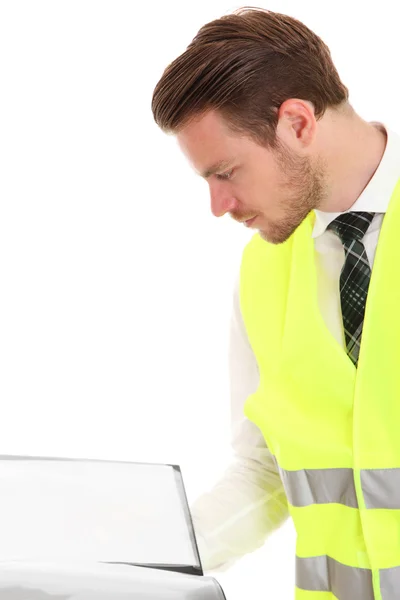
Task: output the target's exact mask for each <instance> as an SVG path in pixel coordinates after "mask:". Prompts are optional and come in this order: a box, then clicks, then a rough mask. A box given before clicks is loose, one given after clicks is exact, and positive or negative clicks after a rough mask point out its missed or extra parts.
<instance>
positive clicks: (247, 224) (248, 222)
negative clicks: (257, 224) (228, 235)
mask: <svg viewBox="0 0 400 600" xmlns="http://www.w3.org/2000/svg"><path fill="white" fill-rule="evenodd" d="M256 219H257V216H255V217H252V218H251V219H248V220H247V221H244V225H245V226H246V227H251V226H252V225H253V223H254V221H255V220H256Z"/></svg>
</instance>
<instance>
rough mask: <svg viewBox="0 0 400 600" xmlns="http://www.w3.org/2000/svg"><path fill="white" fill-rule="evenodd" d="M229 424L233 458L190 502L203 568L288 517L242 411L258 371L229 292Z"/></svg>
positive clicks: (257, 541)
mask: <svg viewBox="0 0 400 600" xmlns="http://www.w3.org/2000/svg"><path fill="white" fill-rule="evenodd" d="M229 348H230V350H229V370H230V387H231V426H232V448H233V452H234V460H233V462H232V463H231V464H230V466H229V467H228V468H227V469H226V471H225V473H224V474H223V475H222V477H221V478H220V480H219V481H218V482H217V483H216V485H215V486H214V487H213V488H212V489H211V490H210V491H209V492H207V493H205V494H203V495H201V496H200V497H199V498H198V499H197V500H196V501H195V502H194V504H193V506H192V507H191V511H192V516H193V523H194V528H195V532H196V538H197V541H198V547H199V552H200V558H201V560H202V564H203V569H204V570H205V571H214V570H219V571H225V570H226V569H228V568H229V567H230V566H232V565H233V564H234V563H235V562H236V560H237V559H239V558H240V557H241V556H243V555H245V554H247V553H249V552H252V551H254V550H256V549H257V548H259V547H260V546H262V545H263V543H264V541H265V539H266V538H267V536H268V534H269V533H271V532H272V531H273V530H275V529H276V528H277V527H279V526H280V525H281V524H282V523H283V522H284V521H285V520H286V518H287V516H288V509H287V501H286V496H285V493H284V490H283V486H282V482H281V479H280V476H279V473H278V471H277V468H276V464H275V461H274V459H273V458H272V455H271V453H270V451H269V450H268V448H267V446H266V443H265V440H264V438H263V436H262V434H261V432H260V430H259V429H258V428H257V427H256V425H254V423H252V422H251V421H249V420H248V419H247V418H246V417H245V416H244V413H243V408H244V404H245V401H246V398H247V397H248V396H249V395H250V394H252V393H253V392H254V391H256V389H257V387H258V382H259V373H258V367H257V362H256V358H255V356H254V353H253V351H252V349H251V346H250V344H249V341H248V338H247V333H246V329H245V325H244V322H243V318H242V315H241V311H240V302H239V282H238V281H237V283H236V286H235V292H234V303H233V311H232V318H231V329H230V343H229Z"/></svg>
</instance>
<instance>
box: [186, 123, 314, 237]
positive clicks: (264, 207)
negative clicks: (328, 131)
mask: <svg viewBox="0 0 400 600" xmlns="http://www.w3.org/2000/svg"><path fill="white" fill-rule="evenodd" d="M177 139H178V143H179V145H180V147H181V149H182V151H183V152H184V154H185V155H186V156H187V158H188V159H189V161H190V163H191V164H192V166H193V167H194V169H195V170H196V171H197V172H198V173H199V174H200V175H202V176H203V177H204V178H205V179H206V180H207V182H208V185H209V188H210V198H211V210H212V212H213V214H214V215H215V216H217V217H220V216H223V215H224V214H226V213H229V214H230V216H231V217H232V218H233V219H235V220H236V221H239V222H244V223H245V225H246V226H248V227H252V228H255V229H258V230H259V232H260V235H261V236H262V237H263V238H264V239H265V240H267V241H268V242H271V243H273V244H279V243H282V242H284V241H285V240H287V239H288V238H289V237H290V235H291V234H292V233H293V232H294V231H295V229H296V228H297V227H298V226H299V225H300V223H301V222H302V221H303V219H304V218H305V217H306V216H307V215H308V213H309V212H310V211H311V210H312V209H314V208H317V207H318V206H319V205H320V203H321V201H322V199H323V197H324V190H325V187H324V170H323V168H322V166H321V165H320V164H318V163H317V164H316V165H314V164H313V162H312V161H311V158H310V157H308V156H304V155H303V156H301V155H299V154H297V153H296V152H295V151H293V150H291V149H289V148H288V147H286V146H284V145H283V144H280V145H279V148H278V149H276V150H271V149H267V148H265V147H263V146H260V145H259V144H257V143H256V142H254V141H253V140H252V139H250V138H249V137H245V136H241V135H238V134H233V133H232V132H231V131H230V130H229V129H228V127H227V125H226V123H225V122H224V119H223V118H222V116H221V115H220V114H219V113H218V112H216V111H209V112H207V113H206V114H205V115H203V116H201V117H199V118H198V119H197V120H195V121H193V122H191V123H189V124H188V125H187V126H186V127H184V128H183V129H182V130H181V131H180V132H179V133H178V134H177ZM246 221H247V222H246Z"/></svg>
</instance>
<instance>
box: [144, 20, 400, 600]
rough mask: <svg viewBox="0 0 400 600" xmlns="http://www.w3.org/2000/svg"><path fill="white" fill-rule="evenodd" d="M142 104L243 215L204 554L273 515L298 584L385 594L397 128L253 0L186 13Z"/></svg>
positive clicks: (390, 583) (397, 461)
mask: <svg viewBox="0 0 400 600" xmlns="http://www.w3.org/2000/svg"><path fill="white" fill-rule="evenodd" d="M152 108H153V114H154V117H155V120H156V122H157V123H158V124H159V126H160V127H161V128H162V129H163V130H164V131H166V132H172V133H174V134H175V135H176V136H177V138H178V141H179V144H180V146H181V148H182V150H183V152H184V153H185V154H186V155H187V157H188V158H189V160H190V161H191V163H192V165H193V167H194V169H195V170H196V171H197V172H198V173H199V174H200V175H202V176H203V177H204V178H205V179H206V180H207V182H208V184H209V188H210V196H211V209H212V212H213V214H214V215H215V216H218V217H220V216H223V215H224V214H227V213H228V214H230V215H231V217H233V218H234V219H235V220H236V221H238V222H240V223H243V224H244V225H245V226H247V227H251V228H253V229H255V230H256V233H255V235H254V237H253V238H252V240H251V241H250V243H249V244H248V245H247V247H246V248H245V250H244V253H243V259H242V264H241V269H240V281H239V287H238V290H237V292H236V299H235V311H234V318H233V322H232V338H231V376H232V408H233V417H234V421H235V423H239V424H237V425H236V429H235V430H234V436H233V444H234V448H235V450H236V454H237V460H236V462H235V464H233V465H232V466H231V467H230V468H229V469H228V470H227V472H226V473H225V475H224V476H223V478H222V479H221V481H220V482H219V483H218V484H217V485H216V486H215V488H214V489H213V490H211V491H210V492H209V493H208V494H205V495H204V496H202V497H201V498H199V499H198V501H197V502H196V503H195V505H194V506H193V515H194V520H195V527H196V530H197V532H198V535H199V544H200V550H201V555H202V558H203V561H204V565H205V568H206V569H213V568H216V567H219V566H223V565H225V566H226V565H229V564H231V563H232V562H233V561H234V560H236V559H237V558H238V557H240V556H242V555H243V554H245V553H246V552H249V551H252V550H254V549H255V548H257V547H259V546H260V545H261V544H262V543H263V541H264V540H265V538H266V536H267V535H268V533H270V531H272V529H274V528H275V527H277V526H278V525H279V524H281V523H282V522H283V521H284V519H285V518H286V516H287V514H288V513H290V515H291V517H292V518H293V522H294V525H295V528H296V532H297V547H296V598H297V599H298V600H300V599H301V600H308V599H309V600H313V599H321V600H322V599H324V600H328V599H334V598H337V599H339V600H350V599H351V600H372V599H375V600H376V599H379V600H394V599H395V598H399V597H400V434H399V423H400V369H399V364H400V352H399V340H400V317H399V306H400V244H399V240H398V238H399V232H400V183H399V178H400V138H399V137H398V136H397V135H396V134H395V133H394V132H392V131H390V130H389V129H388V128H387V127H385V126H384V125H383V124H380V123H368V122H366V121H364V120H363V119H362V118H361V117H360V116H358V115H357V113H356V112H355V111H354V109H353V107H352V106H351V105H350V104H349V101H348V90H347V88H346V87H345V86H344V85H343V83H342V82H341V80H340V78H339V75H338V73H337V71H336V69H335V66H334V65H333V63H332V59H331V55H330V52H329V49H328V48H327V46H326V45H325V44H324V43H323V41H322V40H321V39H320V38H319V37H318V36H317V35H315V34H314V33H313V32H312V31H310V30H309V29H308V28H307V27H306V26H305V25H304V24H302V23H300V22H299V21H297V20H295V19H293V18H291V17H289V16H285V15H281V14H277V13H273V12H269V11H266V10H262V9H260V10H258V9H241V10H239V11H237V12H236V13H234V14H232V15H227V16H224V17H223V18H221V19H218V20H216V21H213V22H211V23H209V24H207V25H205V26H204V27H202V28H201V29H200V31H199V32H198V34H197V35H196V37H195V38H194V40H193V41H192V42H191V44H190V45H189V46H188V48H187V50H186V51H185V52H184V53H183V54H182V55H181V56H179V57H178V58H177V59H176V60H175V61H174V62H172V64H171V65H169V66H168V67H167V69H166V70H165V72H164V74H163V76H162V78H161V80H160V81H159V83H158V84H157V86H156V88H155V90H154V96H153V104H152ZM378 236H379V244H378ZM372 267H373V271H372V273H371V270H372ZM371 275H372V277H371ZM367 293H368V301H367ZM361 341H362V343H361ZM243 411H244V414H245V416H243V418H241V420H240V417H239V416H238V415H239V413H241V412H243Z"/></svg>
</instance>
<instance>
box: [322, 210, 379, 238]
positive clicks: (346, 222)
mask: <svg viewBox="0 0 400 600" xmlns="http://www.w3.org/2000/svg"><path fill="white" fill-rule="evenodd" d="M374 214H375V213H368V212H348V213H343V214H342V215H339V216H338V217H336V219H335V220H334V221H332V223H330V224H329V225H328V229H332V231H334V232H335V233H336V234H337V235H338V236H339V237H340V239H341V241H342V244H345V243H349V242H352V241H353V240H358V241H360V240H362V238H363V237H364V235H365V234H366V233H367V230H368V227H369V226H370V225H371V222H372V219H373V218H374Z"/></svg>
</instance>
